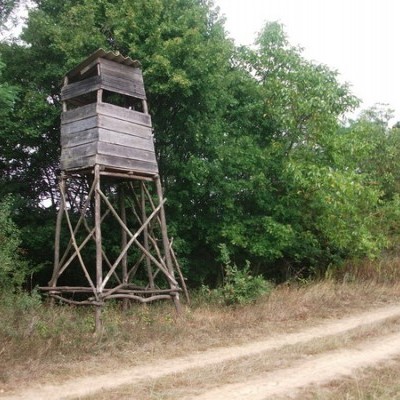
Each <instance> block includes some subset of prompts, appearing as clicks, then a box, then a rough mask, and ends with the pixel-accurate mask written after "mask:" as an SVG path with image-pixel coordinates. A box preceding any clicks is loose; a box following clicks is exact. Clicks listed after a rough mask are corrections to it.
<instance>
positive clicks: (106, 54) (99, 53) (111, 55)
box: [66, 49, 141, 78]
mask: <svg viewBox="0 0 400 400" xmlns="http://www.w3.org/2000/svg"><path fill="white" fill-rule="evenodd" d="M97 58H105V59H107V60H110V61H114V62H117V63H119V64H123V65H127V66H129V67H133V68H140V67H141V64H140V62H139V61H137V60H132V58H130V57H124V56H123V55H121V54H120V53H119V52H113V51H105V50H103V49H98V50H96V51H95V52H94V53H92V54H91V55H90V56H89V57H87V58H86V59H85V60H83V61H82V62H81V63H80V64H79V65H77V66H76V67H74V68H73V69H72V70H71V71H69V72H68V73H67V74H66V76H68V78H73V77H74V76H76V75H78V74H79V72H80V71H81V70H82V69H84V68H85V67H87V66H88V65H89V64H91V63H92V62H93V61H94V60H96V59H97Z"/></svg>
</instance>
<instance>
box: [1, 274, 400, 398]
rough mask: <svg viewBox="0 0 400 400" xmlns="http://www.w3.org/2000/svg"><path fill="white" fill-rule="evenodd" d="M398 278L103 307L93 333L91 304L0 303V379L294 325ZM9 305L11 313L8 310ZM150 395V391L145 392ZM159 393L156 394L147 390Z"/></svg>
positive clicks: (32, 380) (180, 351)
mask: <svg viewBox="0 0 400 400" xmlns="http://www.w3.org/2000/svg"><path fill="white" fill-rule="evenodd" d="M399 299H400V285H398V284H397V285H395V284H378V283H375V282H369V283H368V282H367V283H366V282H364V283H362V284H357V283H348V282H344V283H335V282H333V281H325V282H318V283H313V284H309V285H306V286H296V285H294V286H290V285H283V286H281V287H278V288H276V289H275V290H274V291H273V293H272V294H271V295H270V296H269V297H267V298H264V299H260V300H259V301H258V302H257V303H256V304H254V305H249V306H241V307H236V308H229V307H222V306H216V305H210V304H207V303H206V302H205V301H204V299H197V300H196V299H195V302H194V303H195V305H194V306H193V307H192V308H191V309H185V311H184V313H183V315H182V316H181V318H179V319H176V318H175V314H174V310H173V307H172V305H171V304H169V303H163V304H158V305H150V306H140V305H135V306H133V307H132V308H131V309H130V310H129V311H128V313H127V314H123V313H122V312H121V311H120V310H119V309H118V307H116V306H115V305H114V306H112V305H111V306H109V307H108V309H107V310H106V311H105V315H104V322H105V327H106V330H105V333H104V335H103V336H102V337H100V338H97V337H95V336H93V333H92V329H93V315H92V310H87V309H77V308H73V307H65V306H64V307H56V308H50V307H46V306H34V307H31V308H29V307H27V308H26V310H25V311H24V310H20V311H19V312H18V315H15V309H14V311H13V309H12V308H7V307H3V309H2V310H0V357H1V364H0V385H2V387H3V388H4V389H5V390H7V389H9V388H13V387H18V386H19V385H20V383H21V382H23V383H24V385H25V386H29V385H30V384H37V383H40V382H42V383H44V382H47V383H56V382H59V381H62V380H65V379H66V378H69V377H74V376H77V375H82V374H87V373H88V372H89V371H90V373H101V372H105V371H107V370H111V371H112V370H115V369H116V368H122V367H124V366H133V365H138V364H140V363H141V362H144V361H146V362H150V361H152V360H157V359H162V358H169V357H174V356H179V355H184V354H187V353H190V352H195V351H199V350H205V349H210V348H212V347H219V346H226V345H233V344H240V343H245V342H249V341H252V340H255V339H260V338H263V339H265V338H267V337H269V336H272V335H275V334H279V333H280V332H290V331H294V330H299V329H301V328H305V327H307V326H311V325H314V324H315V323H317V322H318V321H320V320H322V319H326V318H337V317H339V316H344V315H349V314H351V313H354V312H355V311H361V310H365V309H370V308H373V307H375V306H381V305H383V304H388V303H393V302H395V301H398V300H399ZM13 313H14V314H13ZM150 398H151V397H150ZM153 398H158V397H153Z"/></svg>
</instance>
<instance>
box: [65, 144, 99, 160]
mask: <svg viewBox="0 0 400 400" xmlns="http://www.w3.org/2000/svg"><path fill="white" fill-rule="evenodd" d="M97 145H98V142H90V143H85V144H82V145H80V146H74V147H64V148H63V149H62V150H61V159H63V160H67V159H69V158H82V157H89V156H93V155H95V154H96V153H97Z"/></svg>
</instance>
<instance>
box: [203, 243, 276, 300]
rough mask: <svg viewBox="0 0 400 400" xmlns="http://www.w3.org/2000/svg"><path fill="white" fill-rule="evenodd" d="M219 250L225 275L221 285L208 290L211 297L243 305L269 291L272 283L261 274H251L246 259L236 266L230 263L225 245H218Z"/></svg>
mask: <svg viewBox="0 0 400 400" xmlns="http://www.w3.org/2000/svg"><path fill="white" fill-rule="evenodd" d="M220 251H221V260H222V262H223V264H224V273H225V276H224V281H223V284H222V286H221V287H219V288H217V289H214V290H211V291H209V294H210V296H211V298H214V299H215V300H217V301H218V302H220V303H223V304H226V305H235V304H239V305H243V304H249V303H252V302H254V301H255V300H257V299H258V298H259V297H261V296H263V295H265V294H267V293H269V292H271V290H272V288H273V285H272V283H271V282H268V281H266V280H265V279H264V278H263V277H262V276H261V275H258V276H253V275H252V274H251V271H250V262H249V261H246V265H245V266H244V267H243V268H238V267H237V265H236V264H232V262H231V259H230V256H229V252H228V249H227V247H226V245H224V244H222V245H220ZM203 290H204V288H203Z"/></svg>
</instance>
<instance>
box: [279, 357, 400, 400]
mask: <svg viewBox="0 0 400 400" xmlns="http://www.w3.org/2000/svg"><path fill="white" fill-rule="evenodd" d="M399 371H400V358H396V359H394V360H391V361H389V362H385V363H383V364H380V365H378V366H377V367H375V368H366V369H363V370H361V371H357V373H355V374H354V376H352V377H347V378H343V379H340V380H336V381H332V382H330V383H329V384H327V385H323V386H321V387H308V388H306V389H304V390H302V391H301V392H300V393H299V394H298V396H297V398H299V399H303V400H343V399H346V400H399V399H400V380H399ZM289 398H290V399H293V397H281V398H280V399H281V400H285V399H289Z"/></svg>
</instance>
